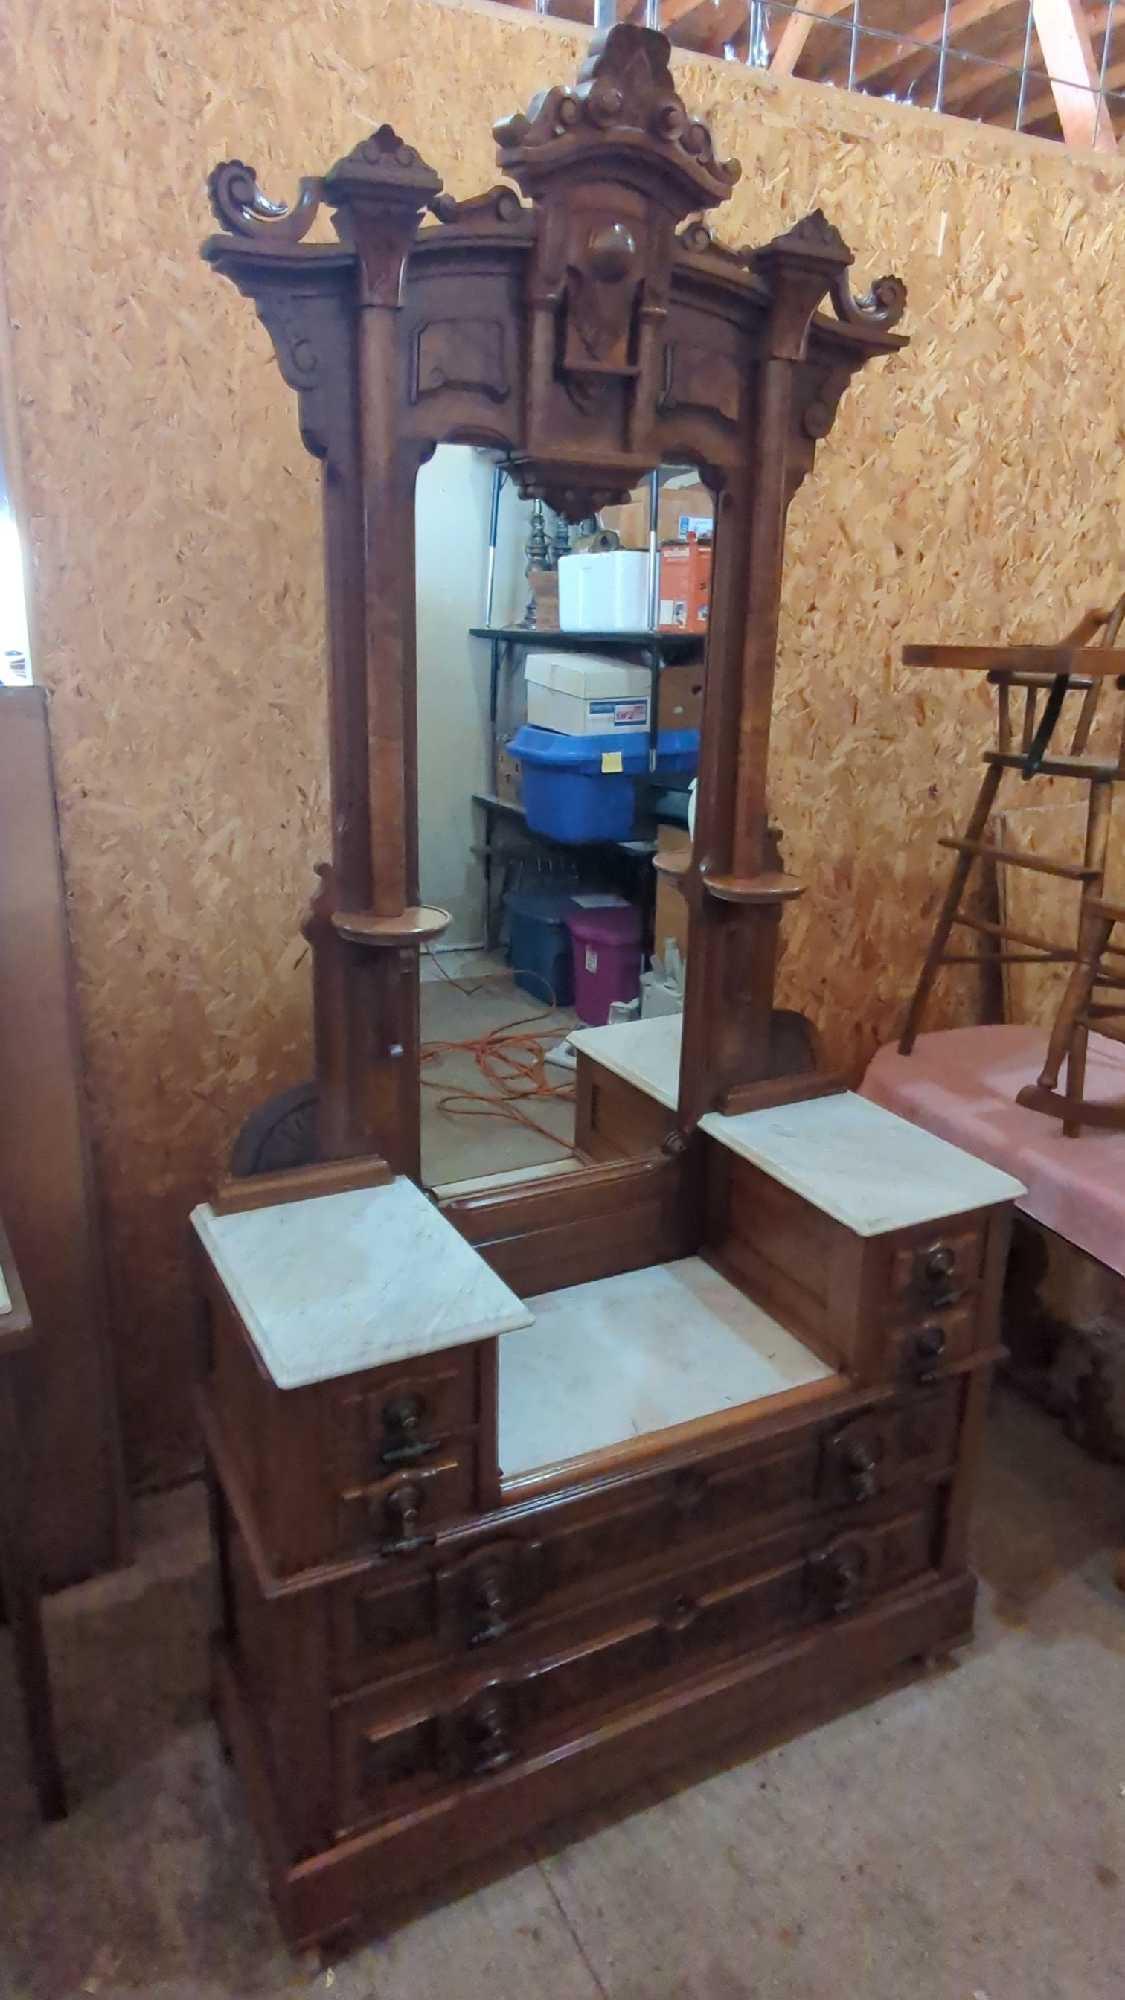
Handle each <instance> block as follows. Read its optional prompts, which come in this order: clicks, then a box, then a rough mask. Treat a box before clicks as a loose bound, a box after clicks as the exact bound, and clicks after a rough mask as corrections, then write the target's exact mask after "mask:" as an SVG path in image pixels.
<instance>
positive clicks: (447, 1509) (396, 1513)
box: [337, 1440, 476, 1556]
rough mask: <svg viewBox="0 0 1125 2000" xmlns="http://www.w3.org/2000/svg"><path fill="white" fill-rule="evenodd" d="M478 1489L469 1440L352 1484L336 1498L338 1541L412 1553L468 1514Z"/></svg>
mask: <svg viewBox="0 0 1125 2000" xmlns="http://www.w3.org/2000/svg"><path fill="white" fill-rule="evenodd" d="M475 1492H476V1451H475V1448H474V1446H473V1443H472V1441H471V1440H468V1441H466V1442H465V1443H464V1444H463V1445H461V1446H460V1447H459V1449H458V1450H457V1451H456V1452H446V1453H445V1454H443V1456H442V1457H441V1458H440V1459H437V1460H434V1459H427V1460H425V1461H424V1462H423V1463H421V1464H418V1465H413V1466H411V1467H410V1468H409V1469H408V1470H407V1471H404V1472H394V1473H392V1474H391V1475H390V1477H389V1478H387V1479H381V1480H379V1481H377V1482H376V1483H374V1484H372V1485H370V1486H360V1487H353V1488H352V1489H351V1490H350V1491H348V1492H345V1493H341V1494H340V1495H339V1498H338V1501H337V1513H338V1525H339V1538H340V1546H341V1548H343V1549H345V1550H358V1549H371V1550H372V1551H373V1552H378V1553H379V1554H382V1555H387V1556H396V1555H403V1556H407V1555H412V1554H413V1553H414V1552H415V1551H416V1550H418V1549H423V1548H425V1547H426V1546H427V1544H428V1543H429V1542H431V1541H432V1540H433V1537H434V1531H435V1529H437V1528H438V1527H440V1526H441V1525H442V1524H443V1523H445V1522H447V1521H453V1520H457V1519H458V1518H459V1517H460V1516H461V1515H463V1514H467V1513H468V1512H469V1511H470V1510H471V1508H472V1506H473V1502H474V1497H475Z"/></svg>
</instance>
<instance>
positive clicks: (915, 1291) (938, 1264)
mask: <svg viewBox="0 0 1125 2000" xmlns="http://www.w3.org/2000/svg"><path fill="white" fill-rule="evenodd" d="M985 1233H986V1232H985V1228H984V1226H983V1225H978V1226H976V1227H975V1228H972V1229H949V1230H943V1229H942V1228H941V1226H940V1224H938V1225H936V1226H935V1227H934V1229H933V1230H932V1231H931V1232H929V1233H927V1234H926V1235H916V1236H915V1238H914V1241H913V1242H911V1243H905V1244H902V1245H900V1247H899V1248H898V1249H896V1250H895V1251H894V1252H893V1253H892V1256H891V1266H890V1272H889V1279H890V1282H889V1287H888V1299H887V1311H888V1317H891V1318H894V1319H898V1318H900V1317H904V1316H905V1315H907V1314H909V1315H910V1316H911V1317H912V1318H913V1317H915V1316H917V1317H923V1316H925V1315H928V1314H931V1313H935V1312H939V1313H940V1312H947V1311H948V1310H949V1309H950V1307H951V1306H955V1305H957V1304H958V1303H959V1302H960V1300H961V1299H963V1297H964V1295H965V1293H966V1292H970V1291H972V1290H974V1289H975V1287H976V1286H977V1284H978V1283H979V1281H980V1273H981V1263H982V1260H983V1257H984V1245H985Z"/></svg>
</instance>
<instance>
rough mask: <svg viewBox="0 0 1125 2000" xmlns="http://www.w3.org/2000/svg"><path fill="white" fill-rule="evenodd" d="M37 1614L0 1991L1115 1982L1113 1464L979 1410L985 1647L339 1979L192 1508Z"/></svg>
mask: <svg viewBox="0 0 1125 2000" xmlns="http://www.w3.org/2000/svg"><path fill="white" fill-rule="evenodd" d="M140 1528H141V1541H140V1550H139V1556H138V1560H137V1563H136V1565H135V1566H134V1567H133V1568H132V1569H131V1570H129V1571H127V1572H123V1573H122V1574H120V1575H118V1576H116V1577H111V1578H107V1579H103V1580H101V1581H99V1582H97V1583H94V1584H87V1585H84V1586H82V1587H81V1588H79V1589H77V1590H73V1591H69V1592H67V1593H65V1594H64V1595H63V1596H60V1597H58V1598H55V1599H54V1600H52V1602H51V1603H50V1605H49V1607H48V1627H49V1642H50V1647H51V1653H52V1659H53V1665H54V1672H55V1678H56V1686H57V1696H58V1710H59V1722H60V1729H61V1736H62V1744H63V1751H64V1758H65V1762H66V1766H67V1770H68V1777H69V1782H70V1785H71V1790H72V1796H73V1813H72V1817H71V1819H70V1820H69V1822H67V1823H66V1824H64V1825H60V1826H57V1827H51V1828H47V1829H42V1828H40V1827H38V1826H37V1824H36V1822H35V1818H34V1814H33V1810H32V1803H31V1798H30V1795H29V1792H28V1790H27V1788H26V1786H25V1784H24V1780H23V1772H22V1758H21V1754H20V1743H19V1738H18V1728H17V1715H16V1706H15V1701H14V1695H13V1691H12V1686H11V1674H10V1671H9V1663H8V1660H7V1657H6V1654H5V1652H4V1648H5V1647H6V1643H7V1642H6V1638H5V1639H0V1995H2V1996H3V2000H72V1996H73V2000H78V1996H80V1995H86V1994H95V1995H99V1996H101V2000H137V1996H141V2000H259V1996H261V2000H282V1996H285V2000H291V1996H297V1995H303V1994H321V1993H326V1992H331V1993H332V1994H333V2000H436V1996H438V1995H441V1996H443V2000H539V1996H543V2000H598V1996H611V2000H736V1996H753V2000H772V1996H781V1997H783V2000H836V1996H847V2000H1093V1996H1098V2000H1109V1996H1120V1995H1121V1994H1122V1993H1125V1900H1123V1894H1122V1879H1123V1878H1125V1598H1123V1597H1121V1596H1120V1595H1119V1594H1118V1593H1116V1592H1115V1591H1114V1589H1113V1587H1112V1584H1111V1581H1110V1550H1111V1548H1112V1547H1113V1546H1114V1545H1115V1544H1116V1543H1117V1542H1118V1541H1119V1540H1120V1539H1121V1537H1122V1532H1123V1529H1125V1506H1123V1504H1122V1489H1121V1479H1120V1474H1119V1473H1118V1472H1115V1471H1113V1470H1112V1469H1110V1468H1106V1467H1103V1466H1098V1465H1095V1464H1093V1463H1092V1462H1091V1461H1090V1460H1088V1459H1086V1458H1083V1457H1082V1456H1081V1455H1080V1454H1079V1453H1078V1452H1077V1451H1076V1450H1074V1448H1073V1447H1071V1446H1070V1445H1068V1444H1067V1443H1066V1441H1065V1439H1063V1438H1062V1437H1061V1435H1060V1434H1059V1432H1058V1431H1057V1430H1056V1429H1055V1428H1054V1427H1053V1426H1052V1425H1051V1423H1050V1422H1049V1420H1048V1419H1047V1418H1046V1417H1044V1416H1042V1415H1041V1414H1040V1413H1039V1412H1038V1411H1036V1410H1033V1409H1032V1408H1030V1407H1028V1406H1026V1405H1024V1404H1022V1403H1019V1402H1018V1401H1016V1400H1015V1399H1014V1398H1013V1397H1011V1396H1010V1395H1002V1396H1001V1397H999V1398H998V1400H997V1404H996V1407H995V1409H994V1413H993V1420H992V1424H991V1428H990V1434H989V1439H988V1450H987V1463H986V1468H985V1473H984V1477H983V1481H982V1489H981V1496H980V1504H979V1507H978V1511H977V1528H976V1558H977V1562H978V1566H979V1569H980V1572H981V1576H982V1582H983V1588H982V1601H981V1610H980V1618H979V1629H978V1636H977V1639H976V1642H975V1644H974V1645H973V1646H972V1647H971V1648H969V1649H967V1650H966V1652H965V1653H964V1654H963V1655H962V1657H961V1661H960V1663H959V1664H958V1665H956V1666H949V1667H942V1668H938V1669H935V1670H934V1671H933V1672H932V1673H930V1674H929V1675H928V1676H927V1677H925V1678H924V1679H922V1680H921V1681H915V1682H913V1683H911V1684H908V1685H904V1686H902V1687H900V1688H898V1689H897V1690H896V1691H893V1692H890V1693H888V1694H886V1695H885V1696H883V1697H882V1698H881V1699H880V1700H879V1701H876V1702H873V1703H871V1704H870V1705H869V1706H868V1707H866V1708H864V1709H861V1710H859V1711H857V1712H853V1713H852V1714H850V1715H845V1716H842V1717H840V1718H838V1719H837V1720H835V1721H832V1722H830V1723H828V1724H826V1725H825V1726H823V1727H821V1728H819V1729H817V1730H814V1731H812V1732H810V1733H809V1734H807V1735H805V1736H803V1737H800V1738H798V1739H797V1740H796V1741H794V1742H792V1743H789V1744H785V1745H782V1746H780V1747H778V1748H776V1749H774V1750H772V1751H770V1752H769V1753H768V1754H766V1755H764V1756H761V1757H758V1758H757V1759H756V1760H754V1761H750V1762H746V1763H742V1764H734V1765H731V1766H729V1767H726V1768H717V1769H713V1770H711V1771H710V1772H704V1773H700V1772H699V1770H698V1768H697V1770H696V1772H695V1774H694V1775H695V1780H696V1781H695V1782H694V1783H689V1782H686V1781H685V1780H684V1778H683V1777H682V1776H681V1778H680V1779H679V1781H678V1782H679V1785H680V1789H678V1790H676V1789H673V1788H671V1787H667V1788H664V1787H658V1786H656V1785H642V1786H640V1787H639V1788H638V1789H637V1791H636V1793H635V1795H633V1796H632V1798H631V1799H630V1800H629V1801H628V1806H627V1810H626V1808H625V1807H623V1808H622V1812H623V1813H625V1816H623V1817H616V1818H615V1817H613V1816H611V1815H609V1814H605V1815H587V1816H584V1817H583V1818H581V1819H578V1820H575V1821H573V1822H571V1823H568V1824H566V1825H563V1826H561V1827H559V1828H558V1829H557V1830H556V1831H555V1832H554V1834H553V1836H552V1837H551V1838H549V1839H544V1840H541V1841H538V1842H536V1843H535V1844H534V1845H533V1846H527V1847H525V1848H524V1849H523V1850H522V1858H521V1857H517V1865H516V1866H515V1868H514V1870H513V1872H512V1873H511V1874H509V1875H508V1876H506V1877H505V1878H503V1879H501V1880H494V1881H492V1882H490V1883H488V1882H486V1883H483V1884H478V1885H477V1886H476V1887H474V1888H473V1889H472V1890H471V1891H470V1892H467V1893H463V1894H462V1895H461V1896H460V1898H459V1899H458V1900H456V1901H454V1902H452V1903H449V1904H447V1905H445V1906H444V1907H441V1908H438V1909H435V1910H433V1911H431V1912H430V1913H428V1914H427V1915H425V1916H422V1917H420V1918H418V1919H416V1920H415V1921H414V1922H413V1923H411V1924H410V1925H408V1926H407V1927H406V1928H405V1929H403V1930H401V1931H399V1932H398V1933H397V1934H395V1935H393V1936H391V1937H390V1938H389V1939H388V1940H386V1941H384V1942H379V1943H375V1944H372V1945H370V1946H368V1947H366V1948H364V1949H362V1950H360V1951H358V1952H356V1953H355V1954H353V1955H352V1956H351V1957H350V1958H348V1959H346V1960H343V1961H341V1962H339V1963H338V1964H336V1965H334V1966H331V1967H327V1968H325V1967H323V1966H321V1965H319V1964H318V1963H316V1962H314V1961H313V1960H311V1959H306V1960H304V1961H300V1962H298V1961H294V1960H293V1959H292V1958H290V1957H289V1956H288V1955H287V1954H286V1952H285V1950H284V1949H283V1947H282V1946H281V1944H280V1942H279V1940H278V1937H277V1934H276V1932H275V1929H274V1926H273V1921H272V1918H271V1914H270V1909H269V1905H268V1902H267V1900H266V1895H265V1890H264V1886H263V1881H262V1875H261V1871H260V1867H259V1863H258V1856H257V1852H256V1848H255V1843H254V1839H253V1836H252V1834H251V1832H250V1829H249V1826H248V1824H247V1822H246V1819H245V1816H244V1813H243V1808H242V1802H241V1798H240V1795H239V1789H238V1786H237V1783H236V1781H235V1779H234V1777H233V1775H232V1774H231V1773H230V1771H228V1769H227V1768H226V1767H225V1766H224V1764H223V1763H222V1760H221V1758H220V1756H219V1752H218V1748H217V1745H216V1741H215V1737H214V1734H213V1732H212V1729H211V1727H210V1724H209V1722H208V1719H207V1710H206V1699H205V1691H204V1678H205V1668H204V1639H205V1633H206V1629H207V1625H208V1619H209V1588H208V1577H207V1573H206V1567H205V1549H204V1535H203V1525H202V1510H201V1506H200V1497H199V1494H198V1492H197V1490H196V1489H194V1488H187V1489H184V1490H182V1491H181V1492H179V1493H176V1494H172V1495H169V1496H164V1497H163V1498H162V1499H160V1500H158V1501H152V1502H148V1503H146V1505H145V1506H144V1508H143V1510H142V1512H141V1519H140Z"/></svg>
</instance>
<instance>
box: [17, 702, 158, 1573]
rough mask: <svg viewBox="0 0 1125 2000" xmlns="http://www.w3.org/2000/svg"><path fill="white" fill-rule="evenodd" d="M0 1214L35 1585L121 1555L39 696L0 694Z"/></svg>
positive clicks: (101, 1280)
mask: <svg viewBox="0 0 1125 2000" xmlns="http://www.w3.org/2000/svg"><path fill="white" fill-rule="evenodd" d="M0 934H2V945H0V1017H2V1019H3V1023H4V1032H3V1035H2V1036H0V1102H2V1103H3V1106H4V1143H3V1146H2V1147H0V1214H2V1215H3V1217H4V1220H5V1223H6V1225H7V1229H8V1233H9V1235H10V1237H11V1241H12V1249H13V1252H14V1254H15V1257H16V1261H17V1263H18V1264H19V1267H20V1271H21V1273H22V1276H23V1284H24V1289H25V1291H26V1293H27V1297H28V1303H29V1306H30V1308H31V1314H32V1318H33V1320H34V1323H35V1327H36V1331H37V1334H38V1336H39V1343H40V1344H39V1356H40V1359H39V1363H38V1369H37V1381H36V1394H35V1397H34V1399H33V1404H32V1408H31V1424H32V1436H31V1440H30V1454H29V1455H30V1461H31V1468H32V1470H31V1478H32V1500H31V1518H32V1521H33V1524H34V1533H35V1538H36V1544H37V1549H38V1553H39V1558H40V1562H41V1567H42V1573H43V1577H44V1580H45V1581H46V1582H47V1583H49V1584H52V1585H54V1584H62V1583H72V1582H74V1581H76V1580H77V1579H78V1578H80V1577H83V1576H88V1575H89V1574H90V1572H91V1571H93V1570H98V1569H105V1568H107V1567H108V1566H109V1565H111V1564H112V1563H114V1562H117V1561H119V1560H121V1559H122V1557H123V1556H124V1554H125V1553H126V1539H127V1524H126V1516H125V1499H124V1484H123V1477H122V1471H121V1461H120V1448H119V1439H118V1425H117V1400H116V1393H115V1385H114V1370H113V1366H112V1362H111V1355H110V1346H109V1315H108V1310H107V1297H106V1283H105V1268H104V1262H103V1255H102V1242H101V1232H100V1228H99V1224H98V1215H97V1204H96V1200H95V1195H94V1184H93V1175H92V1170H91V1163H90V1147H89V1135H88V1129H87V1118H86V1106H85V1097H84V1089H83V1083H82V1074H81V1047H80V1041H79V1024H78V1018H77V1010H76V1005H75V997H74V981H73V973H72V969H71V962H70V940H69V936H68V932H67V923H66V905H65V892H64V885H63V878H62V865H61V861H60V857H59V844H58V825H57V820H56V813H55V793H54V778H53V773H52V769H51V752H50V741H49V736H48V728H47V698H46V695H45V693H44V690H43V689H42V688H0Z"/></svg>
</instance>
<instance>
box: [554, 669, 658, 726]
mask: <svg viewBox="0 0 1125 2000" xmlns="http://www.w3.org/2000/svg"><path fill="white" fill-rule="evenodd" d="M524 673H525V676H526V679H527V719H528V721H529V722H531V723H534V724H535V726H536V727H537V728H538V729H556V730H558V731H559V732H560V733H561V734H562V735H564V736H622V735H633V734H638V733H641V732H643V731H645V730H647V728H648V724H649V703H650V700H651V695H652V676H651V675H650V673H649V670H648V668H647V667H636V666H629V665H627V664H626V663H625V661H623V660H609V659H605V658H604V657H603V656H602V655H600V654H598V653H548V652H543V653H540V652H535V653H529V654H528V655H527V660H526V664H525V667H524Z"/></svg>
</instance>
